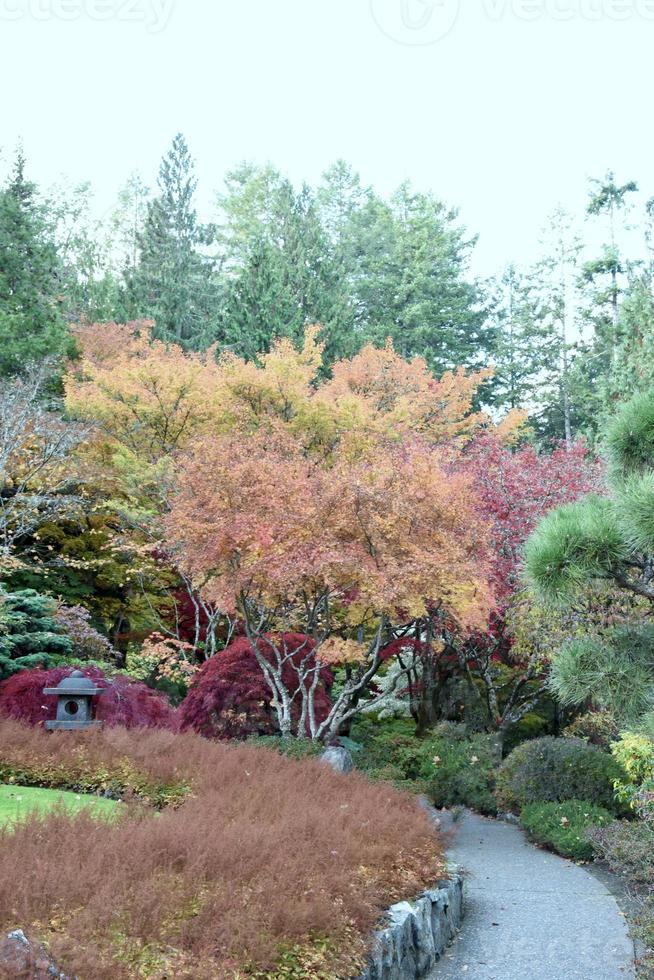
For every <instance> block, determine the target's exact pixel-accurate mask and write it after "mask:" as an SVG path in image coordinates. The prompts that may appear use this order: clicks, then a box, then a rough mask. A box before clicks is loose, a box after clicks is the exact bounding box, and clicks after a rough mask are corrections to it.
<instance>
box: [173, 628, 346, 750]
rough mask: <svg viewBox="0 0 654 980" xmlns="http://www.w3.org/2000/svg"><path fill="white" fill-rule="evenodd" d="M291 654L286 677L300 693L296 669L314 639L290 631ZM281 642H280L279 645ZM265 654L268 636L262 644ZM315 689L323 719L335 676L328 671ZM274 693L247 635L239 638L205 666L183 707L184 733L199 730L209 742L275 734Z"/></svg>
mask: <svg viewBox="0 0 654 980" xmlns="http://www.w3.org/2000/svg"><path fill="white" fill-rule="evenodd" d="M281 641H282V642H283V643H284V646H285V649H286V651H287V654H288V657H289V659H288V661H287V663H286V664H285V666H284V671H283V679H284V684H285V685H286V686H287V689H288V690H291V691H292V690H294V688H295V689H297V684H298V681H297V673H296V671H295V668H294V665H299V663H300V661H302V660H304V659H305V658H306V657H307V653H309V652H311V651H312V649H313V647H314V643H313V641H312V640H311V639H310V638H309V637H307V636H304V635H303V634H301V633H285V634H284V636H283V637H282V638H281ZM278 642H279V641H278ZM258 643H259V650H260V652H261V653H262V654H263V656H266V657H267V656H269V655H270V653H269V651H268V652H267V651H266V642H265V638H263V637H262V638H261V639H260V640H259V641H258ZM320 678H321V679H320V684H319V686H318V690H317V691H316V697H315V709H316V719H317V720H318V721H319V722H320V721H323V720H324V719H325V718H326V717H327V715H328V714H329V709H330V707H331V703H330V698H329V691H330V689H331V686H332V683H333V678H332V674H331V672H330V671H329V670H328V669H327V668H325V669H323V670H322V671H321V673H320ZM271 697H272V695H271V691H270V688H269V687H268V684H267V683H266V680H265V678H264V675H263V672H262V670H261V667H260V666H259V664H258V663H257V659H256V657H255V655H254V653H253V651H252V647H251V646H250V641H249V640H248V638H247V637H246V636H241V637H239V638H238V639H236V640H234V642H233V643H231V644H230V645H229V646H228V647H226V648H225V649H224V650H223V651H222V652H221V653H218V654H216V656H214V657H212V658H211V659H210V660H207V662H206V663H205V664H204V665H203V666H202V668H201V669H200V671H199V672H198V674H197V676H196V678H195V679H194V681H193V683H192V685H191V688H190V690H189V692H188V695H187V696H186V698H185V699H184V701H183V702H182V704H181V706H180V708H179V716H180V728H181V730H182V731H195V732H197V733H198V734H200V735H204V736H205V737H206V738H218V739H234V738H237V739H238V738H241V739H242V738H247V737H248V736H250V735H275V734H277V732H278V731H279V728H278V724H277V716H276V713H275V711H274V710H273V708H272V706H271V703H270V702H271ZM293 708H294V712H295V716H294V721H297V720H298V718H299V714H300V710H301V698H300V697H298V698H296V702H295V704H294V706H293Z"/></svg>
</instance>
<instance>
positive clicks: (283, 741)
mask: <svg viewBox="0 0 654 980" xmlns="http://www.w3.org/2000/svg"><path fill="white" fill-rule="evenodd" d="M246 741H247V743H248V745H253V746H254V747H255V748H260V749H272V751H273V752H279V754H280V755H285V756H286V757H287V758H289V759H311V758H313V757H315V756H317V755H321V754H322V753H323V752H324V751H325V746H324V745H322V743H320V742H313V741H312V740H311V739H310V738H283V737H282V736H281V735H252V736H251V737H250V738H248V739H246Z"/></svg>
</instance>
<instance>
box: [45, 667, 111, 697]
mask: <svg viewBox="0 0 654 980" xmlns="http://www.w3.org/2000/svg"><path fill="white" fill-rule="evenodd" d="M102 691H104V688H103V687H96V686H95V684H94V682H93V681H92V680H91V678H90V677H85V676H84V674H83V673H82V671H81V670H74V671H73V672H72V674H69V676H68V677H64V678H62V679H61V680H60V681H59V683H58V684H57V686H56V687H46V688H45V689H44V691H43V693H44V694H57V695H66V694H68V695H77V696H78V697H79V696H80V695H87V696H92V695H94V694H101V693H102Z"/></svg>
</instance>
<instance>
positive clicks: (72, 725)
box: [45, 721, 103, 732]
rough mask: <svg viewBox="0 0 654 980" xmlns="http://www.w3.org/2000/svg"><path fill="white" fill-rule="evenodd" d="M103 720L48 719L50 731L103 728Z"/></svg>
mask: <svg viewBox="0 0 654 980" xmlns="http://www.w3.org/2000/svg"><path fill="white" fill-rule="evenodd" d="M102 724H103V723H102V722H101V721H46V723H45V727H46V728H47V730H48V731H50V732H52V731H57V730H59V731H61V730H66V731H73V732H74V731H83V730H84V729H85V728H102Z"/></svg>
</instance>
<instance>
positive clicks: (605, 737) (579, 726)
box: [563, 711, 619, 749]
mask: <svg viewBox="0 0 654 980" xmlns="http://www.w3.org/2000/svg"><path fill="white" fill-rule="evenodd" d="M563 734H564V735H565V737H566V738H580V739H582V740H583V741H584V742H590V744H591V745H597V746H598V747H599V748H601V749H609V748H610V746H611V743H612V742H614V741H615V739H616V738H617V737H618V734H619V732H618V726H617V723H616V720H615V716H614V715H613V713H612V712H611V711H587V712H586V713H585V714H583V715H578V716H577V717H576V718H575V719H574V721H572V722H570V724H569V725H568V727H567V728H566V729H565V731H564V732H563Z"/></svg>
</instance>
